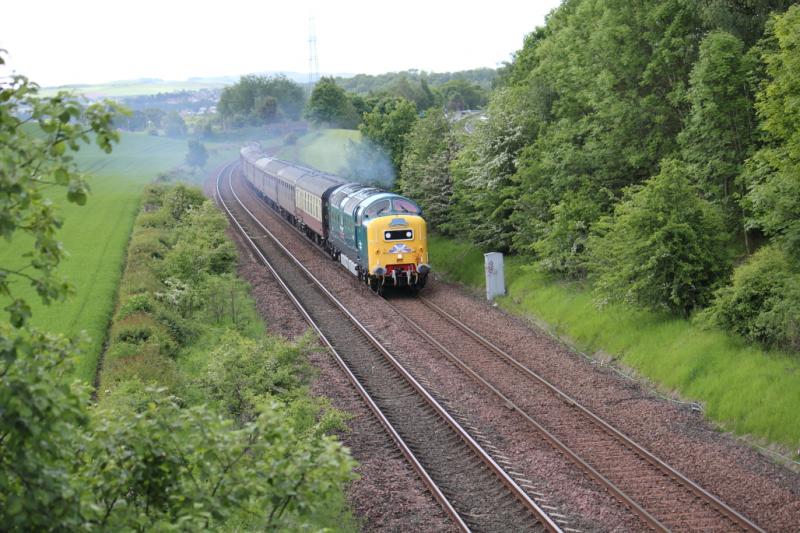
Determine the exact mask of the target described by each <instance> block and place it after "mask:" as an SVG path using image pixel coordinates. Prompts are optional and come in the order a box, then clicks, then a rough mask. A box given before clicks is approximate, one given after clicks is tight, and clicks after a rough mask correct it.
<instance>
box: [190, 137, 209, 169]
mask: <svg viewBox="0 0 800 533" xmlns="http://www.w3.org/2000/svg"><path fill="white" fill-rule="evenodd" d="M206 161H208V150H206V147H205V145H204V144H203V143H201V142H200V141H199V140H197V139H189V153H188V154H186V164H187V165H189V166H190V167H192V168H202V167H204V166H205V165H206Z"/></svg>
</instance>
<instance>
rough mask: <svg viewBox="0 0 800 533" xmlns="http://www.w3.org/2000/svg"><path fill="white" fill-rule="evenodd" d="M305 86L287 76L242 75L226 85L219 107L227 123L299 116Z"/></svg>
mask: <svg viewBox="0 0 800 533" xmlns="http://www.w3.org/2000/svg"><path fill="white" fill-rule="evenodd" d="M303 100H304V94H303V89H302V88H301V87H300V86H299V85H298V84H296V83H295V82H293V81H291V80H289V79H288V78H286V77H285V76H275V77H266V76H255V75H250V76H242V77H241V78H240V79H239V82H238V83H235V84H234V85H231V86H229V87H225V89H223V91H222V94H221V95H220V99H219V104H218V105H217V110H218V112H219V114H220V116H221V117H222V121H223V124H225V125H227V126H231V125H237V126H243V125H245V124H250V125H253V126H264V125H266V124H269V123H272V122H275V121H279V120H297V119H298V118H300V115H301V113H302V111H303Z"/></svg>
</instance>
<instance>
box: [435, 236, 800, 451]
mask: <svg viewBox="0 0 800 533" xmlns="http://www.w3.org/2000/svg"><path fill="white" fill-rule="evenodd" d="M429 246H430V250H431V258H432V264H433V269H434V271H436V272H439V273H440V274H442V275H444V276H446V277H447V278H449V279H451V280H454V281H457V282H460V283H463V284H465V285H467V286H469V287H472V288H473V289H480V288H483V286H484V279H483V254H482V251H481V250H479V249H478V248H476V247H474V246H471V245H469V244H465V243H461V242H456V241H453V240H449V239H445V238H442V237H438V236H432V237H431V238H430V243H429ZM505 272H506V287H507V296H505V297H502V298H499V299H498V304H499V305H500V306H501V307H503V308H504V309H506V310H508V311H510V312H512V313H515V314H519V315H523V316H528V317H532V318H535V319H537V321H539V322H540V323H541V322H544V323H545V324H546V327H548V328H549V329H550V330H551V331H552V332H553V333H555V334H557V335H559V336H561V337H562V338H567V339H568V340H569V341H570V342H571V343H572V344H574V345H575V346H576V347H577V348H578V349H580V350H582V351H584V352H588V353H595V352H598V351H602V352H605V353H607V354H610V355H611V356H612V357H614V358H615V359H616V360H617V361H618V362H620V363H622V364H623V365H625V366H627V367H630V368H633V369H635V370H636V371H637V372H638V373H639V374H641V375H642V376H644V377H646V378H647V379H649V380H652V381H653V382H655V383H657V384H658V385H659V386H660V387H661V388H662V389H663V390H665V391H667V392H676V393H678V394H679V395H680V396H682V397H684V398H687V399H691V400H694V401H698V402H699V403H701V404H702V405H703V406H704V408H705V414H706V415H707V416H708V418H710V419H711V420H714V421H716V422H717V423H719V424H721V425H722V427H724V428H726V429H728V430H730V431H733V432H735V433H737V434H739V435H745V434H749V435H752V436H754V437H756V438H757V440H764V441H768V442H771V443H777V444H779V445H782V446H785V447H788V448H790V449H792V450H796V449H797V448H798V446H800V416H798V414H797V413H799V412H800V359H798V357H797V356H794V355H791V354H785V353H780V352H771V351H764V350H762V349H760V348H758V347H754V346H750V345H747V344H746V343H745V342H744V341H742V340H741V339H739V338H737V337H733V336H731V335H728V334H726V333H724V332H721V331H709V330H704V329H701V328H700V327H698V326H695V325H693V324H692V323H691V322H690V321H687V320H683V319H678V318H674V317H671V316H669V315H665V314H658V313H652V312H647V311H642V310H639V309H634V308H631V307H628V306H625V305H607V306H603V307H598V306H597V304H596V302H595V299H594V298H593V296H592V294H591V291H590V290H589V289H588V287H586V286H585V285H583V284H580V283H567V282H563V281H560V280H557V279H554V278H552V277H550V276H548V275H546V274H544V273H542V272H540V271H538V270H537V269H536V268H535V267H533V266H529V265H526V264H525V261H524V260H523V259H521V258H519V257H513V256H512V257H508V258H506V262H505Z"/></svg>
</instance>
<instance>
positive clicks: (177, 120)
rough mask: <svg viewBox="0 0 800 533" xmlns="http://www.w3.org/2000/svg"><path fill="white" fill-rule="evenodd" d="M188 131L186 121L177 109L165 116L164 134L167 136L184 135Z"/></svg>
mask: <svg viewBox="0 0 800 533" xmlns="http://www.w3.org/2000/svg"><path fill="white" fill-rule="evenodd" d="M186 131H187V130H186V121H184V120H183V117H182V116H181V115H180V114H179V113H178V112H177V111H170V112H169V113H167V115H166V117H164V134H165V135H166V136H167V137H184V136H185V135H186Z"/></svg>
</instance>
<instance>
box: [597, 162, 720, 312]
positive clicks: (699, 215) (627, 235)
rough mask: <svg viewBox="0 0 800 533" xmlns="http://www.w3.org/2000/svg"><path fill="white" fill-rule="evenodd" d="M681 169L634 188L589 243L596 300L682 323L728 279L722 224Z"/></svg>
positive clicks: (667, 165)
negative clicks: (635, 307) (660, 312)
mask: <svg viewBox="0 0 800 533" xmlns="http://www.w3.org/2000/svg"><path fill="white" fill-rule="evenodd" d="M686 174H687V172H686V168H685V164H684V163H680V162H678V161H675V160H665V161H664V162H663V164H662V169H661V173H660V174H658V175H657V176H654V177H653V178H651V179H650V180H649V181H648V182H647V183H646V184H645V185H644V186H642V187H641V188H638V189H633V190H632V191H631V192H630V193H629V194H628V195H627V196H626V198H625V199H624V201H622V202H621V203H620V204H618V205H617V206H616V209H615V211H614V216H613V218H611V219H607V220H605V221H604V223H603V224H600V225H599V227H598V236H597V237H594V238H593V239H592V240H591V241H590V250H591V254H592V259H593V265H592V266H593V271H594V272H595V273H596V278H595V281H596V283H595V289H596V291H597V293H598V295H600V296H601V297H602V298H604V299H605V300H610V301H614V300H616V301H626V302H628V303H631V304H634V305H638V306H642V307H646V308H651V309H656V310H659V309H661V310H668V311H670V312H672V313H676V314H680V315H683V316H687V315H688V314H689V313H690V312H691V311H692V310H693V309H696V308H699V307H703V306H705V305H706V304H707V303H708V302H709V300H710V298H711V295H712V293H713V291H714V290H715V289H716V288H717V287H718V285H719V283H720V282H721V281H722V280H724V278H725V276H726V275H727V274H728V272H729V263H728V259H727V257H726V253H725V243H726V239H725V233H724V232H723V226H722V220H721V217H720V215H719V213H718V212H717V211H716V210H715V208H714V206H713V205H712V204H710V203H709V202H708V201H706V200H704V199H702V198H700V196H698V194H697V191H696V189H695V188H694V187H692V185H691V184H690V183H689V180H688V179H687V177H686Z"/></svg>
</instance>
